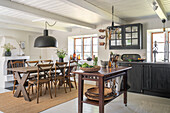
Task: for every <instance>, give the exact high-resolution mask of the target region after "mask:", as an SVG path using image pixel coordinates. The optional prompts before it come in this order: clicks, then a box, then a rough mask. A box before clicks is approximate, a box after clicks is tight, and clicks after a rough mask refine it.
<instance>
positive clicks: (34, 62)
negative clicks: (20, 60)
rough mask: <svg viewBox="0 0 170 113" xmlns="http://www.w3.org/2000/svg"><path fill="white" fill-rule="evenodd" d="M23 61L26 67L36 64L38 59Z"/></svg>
mask: <svg viewBox="0 0 170 113" xmlns="http://www.w3.org/2000/svg"><path fill="white" fill-rule="evenodd" d="M25 63H26V64H27V66H28V67H30V66H37V65H38V63H39V61H38V60H37V61H25Z"/></svg>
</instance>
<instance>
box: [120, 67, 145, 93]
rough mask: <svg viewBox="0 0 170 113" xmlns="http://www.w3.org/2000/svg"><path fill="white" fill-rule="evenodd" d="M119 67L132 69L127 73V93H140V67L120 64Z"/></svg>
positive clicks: (141, 72) (141, 73)
mask: <svg viewBox="0 0 170 113" xmlns="http://www.w3.org/2000/svg"><path fill="white" fill-rule="evenodd" d="M121 66H131V67H132V69H131V70H129V71H128V85H129V86H130V88H129V89H128V91H132V92H141V91H142V75H143V69H142V65H136V64H135V65H134V64H133V65H132V64H122V65H121Z"/></svg>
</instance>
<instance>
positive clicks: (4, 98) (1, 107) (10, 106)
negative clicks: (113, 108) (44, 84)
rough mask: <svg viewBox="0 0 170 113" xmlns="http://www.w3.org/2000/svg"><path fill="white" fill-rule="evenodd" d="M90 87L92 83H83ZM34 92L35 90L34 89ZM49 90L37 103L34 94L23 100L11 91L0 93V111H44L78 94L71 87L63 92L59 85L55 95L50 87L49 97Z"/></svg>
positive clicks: (23, 112)
mask: <svg viewBox="0 0 170 113" xmlns="http://www.w3.org/2000/svg"><path fill="white" fill-rule="evenodd" d="M90 87H92V85H85V90H84V91H86V90H87V89H88V88H90ZM34 92H35V91H34ZM48 92H49V91H48V90H47V93H46V94H45V95H44V92H43V94H42V96H40V98H39V100H40V101H39V104H37V99H36V94H35V93H34V94H32V92H31V94H30V98H31V100H32V101H31V102H28V101H25V100H24V97H19V98H16V97H14V96H13V94H12V92H6V93H1V94H0V111H2V112H4V113H38V112H41V111H44V110H46V109H48V108H51V107H53V106H56V105H59V104H61V103H64V102H67V101H69V100H72V99H74V98H77V96H78V90H76V88H72V91H71V92H70V90H69V88H67V93H65V91H64V89H63V88H62V87H61V88H60V89H57V95H56V97H55V96H54V89H52V96H53V98H52V99H51V98H50V96H49V93H48Z"/></svg>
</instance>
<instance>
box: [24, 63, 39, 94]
mask: <svg viewBox="0 0 170 113" xmlns="http://www.w3.org/2000/svg"><path fill="white" fill-rule="evenodd" d="M38 63H39V61H38V60H36V61H25V64H26V65H27V66H28V67H31V66H37V65H38ZM36 77H37V73H31V74H30V75H29V78H28V79H36ZM28 90H29V89H28ZM29 92H30V91H29ZM32 93H34V88H33V85H32Z"/></svg>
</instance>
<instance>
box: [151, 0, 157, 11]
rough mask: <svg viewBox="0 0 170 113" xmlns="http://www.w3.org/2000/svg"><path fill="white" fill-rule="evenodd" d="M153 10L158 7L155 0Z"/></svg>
mask: <svg viewBox="0 0 170 113" xmlns="http://www.w3.org/2000/svg"><path fill="white" fill-rule="evenodd" d="M152 4H153V10H154V11H156V10H157V9H158V6H157V3H156V2H155V1H153V3H152Z"/></svg>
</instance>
